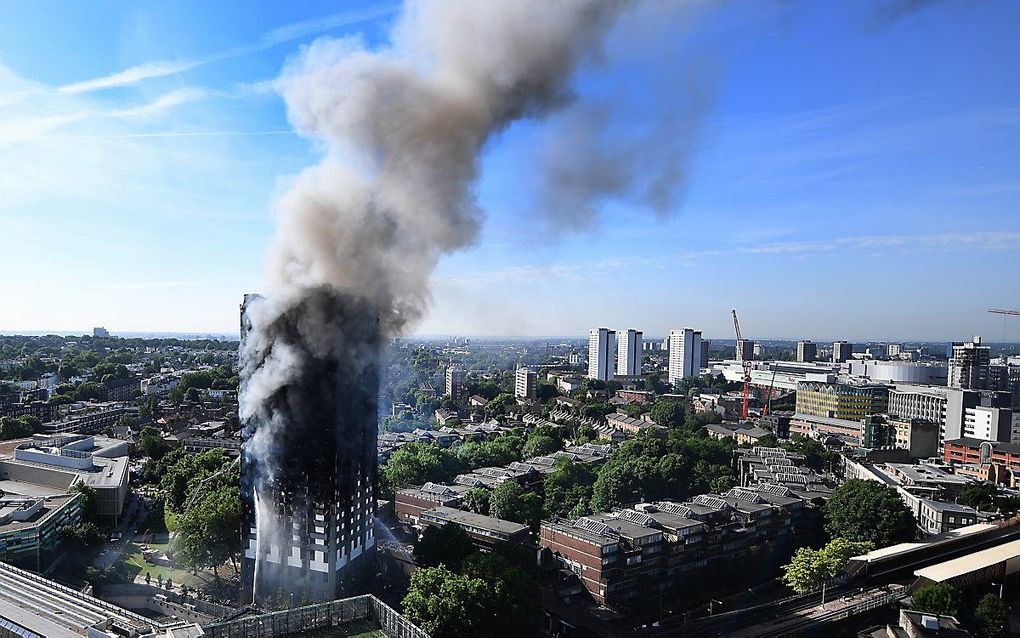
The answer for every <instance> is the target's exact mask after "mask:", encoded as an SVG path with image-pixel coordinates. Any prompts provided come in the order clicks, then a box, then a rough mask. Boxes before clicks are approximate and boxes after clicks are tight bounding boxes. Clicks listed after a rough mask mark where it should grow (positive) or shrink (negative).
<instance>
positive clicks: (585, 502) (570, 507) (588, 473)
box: [545, 459, 596, 516]
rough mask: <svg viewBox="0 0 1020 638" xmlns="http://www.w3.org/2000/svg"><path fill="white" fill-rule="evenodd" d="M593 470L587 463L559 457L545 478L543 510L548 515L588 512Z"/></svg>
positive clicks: (592, 484)
mask: <svg viewBox="0 0 1020 638" xmlns="http://www.w3.org/2000/svg"><path fill="white" fill-rule="evenodd" d="M595 478H596V474H595V470H593V469H592V467H591V465H590V464H588V463H581V462H575V461H571V460H570V459H559V460H557V461H556V467H555V468H554V469H553V471H552V472H550V473H549V475H548V476H547V477H546V479H545V511H546V513H547V514H549V515H550V516H569V515H571V514H573V513H575V512H581V514H578V515H583V514H587V513H589V511H588V510H589V507H590V503H591V495H592V487H593V486H594V485H595Z"/></svg>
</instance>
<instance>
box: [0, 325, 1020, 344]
mask: <svg viewBox="0 0 1020 638" xmlns="http://www.w3.org/2000/svg"><path fill="white" fill-rule="evenodd" d="M107 330H109V328H107ZM109 332H110V337H111V338H113V337H118V338H123V339H137V338H150V339H160V338H165V339H174V338H184V337H191V338H193V339H194V340H197V339H202V338H207V337H212V338H220V337H223V339H221V340H224V341H239V340H240V334H236V335H234V334H232V333H229V332H222V331H215V330H212V331H201V330H198V331H189V332H176V331H167V330H128V331H112V330H109ZM47 335H54V336H58V337H83V336H84V337H92V336H93V335H92V329H89V330H86V331H76V330H0V337H18V336H22V337H42V336H47ZM650 336H651V339H648V338H644V339H643V340H644V341H646V342H647V341H660V340H663V339H666V338H667V337H668V335H666V334H662V335H650ZM974 336H980V337H981V343H982V345H996V346H1003V345H1004V346H1008V345H1015V346H1020V341H993V340H991V339H988V338H986V337H984V335H969V336H966V337H956V338H951V339H879V338H856V339H850V338H847V337H838V338H820V337H747V339H749V340H751V341H760V342H771V341H781V342H790V343H796V342H797V341H801V340H805V339H806V340H808V341H812V342H814V343H816V344H818V345H823V346H824V345H826V344H832V343H834V342H836V341H838V340H840V339H842V340H845V341H849V342H851V343H853V344H854V345H857V344H865V343H875V344H880V343H916V344H930V343H936V344H942V343H951V342H954V341H967V340H969V339H971V338H972V337H974ZM454 337H457V338H467V339H491V340H498V339H505V340H508V341H525V340H541V339H549V340H553V339H575V340H582V341H583V340H585V339H587V334H584V333H577V334H533V335H505V334H504V335H499V334H463V333H456V334H454V333H445V334H444V333H429V334H425V333H411V334H406V335H397V336H396V337H395V338H397V339H421V340H426V341H428V340H437V339H452V338H454ZM704 339H705V340H707V341H712V342H715V341H720V342H730V341H736V338H735V337H733V336H726V337H717V336H710V335H704Z"/></svg>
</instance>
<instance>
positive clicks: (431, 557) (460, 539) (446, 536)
mask: <svg viewBox="0 0 1020 638" xmlns="http://www.w3.org/2000/svg"><path fill="white" fill-rule="evenodd" d="M475 551H477V550H476V549H475V546H474V543H472V542H471V538H470V537H468V535H467V532H465V531H464V528H463V527H461V526H460V525H457V524H456V523H447V524H446V525H443V526H442V527H432V526H429V527H426V528H425V531H424V532H422V534H421V540H419V541H418V542H417V543H415V545H414V562H416V563H417V564H418V565H419V566H420V567H438V566H439V565H446V566H447V567H448V568H450V569H453V570H459V569H460V566H461V563H463V562H464V559H465V558H467V557H468V556H470V555H471V554H473V553H474V552H475Z"/></svg>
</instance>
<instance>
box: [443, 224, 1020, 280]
mask: <svg viewBox="0 0 1020 638" xmlns="http://www.w3.org/2000/svg"><path fill="white" fill-rule="evenodd" d="M975 249H977V250H1011V251H1020V231H1017V232H1008V231H1007V232H997V233H983V232H978V233H938V234H930V235H862V236H855V237H832V238H828V239H816V240H807V241H788V242H772V243H767V244H750V245H749V244H743V245H734V246H730V247H722V248H712V249H706V250H690V251H682V252H677V253H673V254H671V255H658V256H647V257H635V258H627V259H609V260H605V261H598V262H583V263H553V264H540V265H531V266H529V265H525V266H512V267H509V268H500V269H496V270H488V271H476V272H473V273H470V274H466V275H458V276H440V277H436V279H435V283H436V284H437V285H439V286H442V285H444V284H446V285H463V284H492V283H534V282H538V281H551V280H555V281H558V282H564V281H566V282H571V281H576V282H579V283H580V282H590V281H591V278H592V277H593V276H606V275H609V274H612V273H620V274H621V275H623V276H630V275H631V274H632V273H633V272H635V271H642V270H648V269H656V268H668V267H670V266H677V265H689V264H690V263H692V262H695V261H697V260H700V259H709V258H719V257H733V256H745V257H749V258H754V257H762V258H765V257H791V258H793V257H799V256H802V255H807V254H816V255H817V254H836V253H849V252H852V251H876V250H888V251H895V252H903V253H907V252H953V251H960V250H975Z"/></svg>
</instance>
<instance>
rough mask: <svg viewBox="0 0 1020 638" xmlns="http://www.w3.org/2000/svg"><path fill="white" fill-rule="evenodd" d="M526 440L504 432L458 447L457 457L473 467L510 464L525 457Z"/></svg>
mask: <svg viewBox="0 0 1020 638" xmlns="http://www.w3.org/2000/svg"><path fill="white" fill-rule="evenodd" d="M524 442H525V441H524V437H522V436H520V435H518V434H504V435H503V436H499V437H496V438H495V439H492V440H491V441H472V442H470V443H465V444H464V445H461V446H460V447H459V448H458V449H457V457H458V458H459V459H460V460H461V461H463V463H464V464H466V465H467V467H469V468H471V469H476V468H479V467H500V466H503V465H509V464H510V463H513V462H514V461H520V460H521V459H522V458H523V456H522V455H523V453H524ZM405 447H406V446H405Z"/></svg>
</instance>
